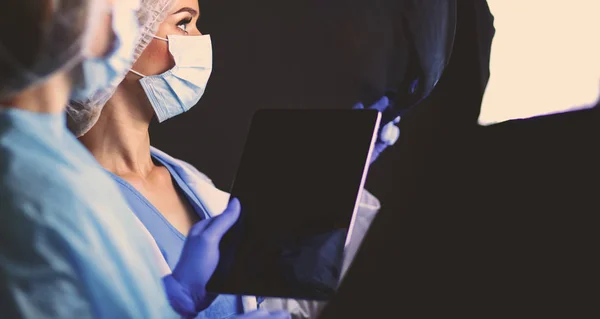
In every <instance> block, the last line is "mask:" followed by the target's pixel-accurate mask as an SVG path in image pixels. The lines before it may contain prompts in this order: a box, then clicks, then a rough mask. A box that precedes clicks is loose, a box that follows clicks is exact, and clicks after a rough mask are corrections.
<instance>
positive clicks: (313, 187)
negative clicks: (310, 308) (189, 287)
mask: <svg viewBox="0 0 600 319" xmlns="http://www.w3.org/2000/svg"><path fill="white" fill-rule="evenodd" d="M379 121H380V114H379V112H377V111H374V110H261V111H258V112H257V113H256V114H255V115H254V117H253V119H252V123H251V126H250V131H249V133H248V137H247V140H246V145H245V148H244V152H243V155H242V158H241V162H240V166H239V168H238V172H237V175H236V178H235V181H234V183H233V188H232V190H231V197H232V198H234V197H235V198H238V199H239V200H240V203H241V206H242V211H241V214H240V218H239V220H238V221H237V223H236V224H235V225H234V226H233V227H232V228H231V229H230V230H229V231H228V233H227V234H226V235H225V236H224V238H223V239H222V241H221V246H220V250H221V256H220V257H221V258H220V263H219V265H218V267H217V270H216V271H215V274H214V275H213V277H212V278H211V280H210V282H209V284H208V287H207V289H208V291H210V292H213V293H223V294H236V295H254V296H265V297H284V298H296V299H311V300H327V299H329V298H330V297H331V296H332V294H333V293H335V291H336V289H337V285H338V281H339V276H340V273H341V268H342V258H343V249H344V245H345V243H346V240H347V237H348V234H349V230H350V229H351V223H352V221H353V216H354V212H355V210H356V208H357V204H358V196H359V195H360V191H361V190H362V187H363V185H364V180H365V177H366V173H367V169H368V162H369V160H370V154H371V152H372V148H373V145H374V143H375V140H376V135H377V132H378V129H379Z"/></svg>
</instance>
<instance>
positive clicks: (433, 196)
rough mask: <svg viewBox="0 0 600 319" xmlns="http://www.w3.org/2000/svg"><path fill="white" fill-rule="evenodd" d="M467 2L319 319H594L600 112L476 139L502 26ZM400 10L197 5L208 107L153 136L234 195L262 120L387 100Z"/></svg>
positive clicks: (329, 1)
mask: <svg viewBox="0 0 600 319" xmlns="http://www.w3.org/2000/svg"><path fill="white" fill-rule="evenodd" d="M458 4H459V8H458V30H457V35H456V43H455V48H454V52H453V56H452V59H451V61H450V64H449V65H448V68H447V70H446V72H445V73H444V75H443V77H442V79H441V80H440V82H439V84H438V86H437V88H436V89H435V90H434V92H433V93H432V95H431V96H430V97H429V98H428V99H427V100H425V101H423V103H421V104H420V105H419V106H418V107H416V108H414V109H413V110H411V111H410V112H409V113H408V114H406V116H404V117H403V120H402V122H401V130H402V134H401V137H400V140H399V141H398V143H397V144H396V145H395V146H394V147H392V148H391V149H389V150H387V151H386V152H385V153H384V154H383V155H382V156H381V157H380V159H379V160H378V161H377V162H376V163H375V164H374V165H373V166H372V169H371V172H370V176H369V179H368V181H367V188H368V189H369V190H370V191H371V192H373V193H374V194H376V196H377V197H378V198H379V199H380V200H381V202H382V205H383V206H382V210H381V211H380V213H379V215H378V217H377V218H376V219H375V221H374V223H373V225H372V227H371V229H370V231H369V234H368V236H367V238H366V239H365V241H364V243H363V246H362V248H361V250H360V252H359V253H358V254H357V257H356V259H355V262H354V265H353V267H352V268H351V269H350V270H349V273H348V275H347V276H346V279H345V281H344V283H343V284H342V287H341V288H340V292H339V295H338V297H337V299H336V300H335V301H334V302H333V303H332V304H331V305H330V306H329V307H328V309H327V310H326V311H325V313H324V315H323V317H324V318H380V317H390V315H392V314H393V316H392V317H395V315H398V316H400V315H405V316H409V317H411V318H417V317H419V318H420V317H423V318H431V316H432V315H440V314H443V315H445V316H447V315H453V314H455V315H460V316H461V317H473V318H488V317H504V318H506V317H509V316H510V317H529V318H530V317H540V316H548V317H557V316H558V317H582V315H583V314H586V315H587V314H589V313H591V312H596V313H597V309H595V308H593V306H594V305H595V304H596V303H597V283H598V281H597V278H598V276H597V272H598V269H600V268H599V267H598V266H600V265H599V264H598V258H597V257H596V256H597V251H598V242H599V241H598V239H599V238H598V225H599V223H598V221H599V220H598V218H597V216H598V213H599V212H600V207H599V206H600V205H598V202H599V199H598V180H599V177H600V174H599V170H598V165H599V163H600V161H599V160H600V156H599V155H598V153H599V152H598V151H599V147H598V137H599V136H600V132H599V130H600V125H598V124H599V121H598V120H599V115H598V113H599V112H598V108H594V109H591V110H586V111H579V112H572V113H568V114H559V115H552V116H544V117H540V118H534V119H530V120H517V121H510V122H506V123H501V124H498V125H494V126H491V127H485V128H484V127H479V126H477V118H478V115H479V110H480V105H481V100H482V96H483V92H484V89H485V85H486V84H487V78H488V76H489V71H488V64H489V49H490V44H491V41H492V38H493V32H494V29H493V27H492V23H493V18H492V16H491V15H490V13H489V9H488V8H487V5H486V2H485V1H482V0H459V1H458ZM391 7H393V1H376V0H360V1H359V0H354V1H349V0H346V1H342V0H322V1H314V0H307V1H293V0H288V1H271V0H269V1H267V0H263V1H252V2H251V3H250V2H248V1H237V0H236V1H233V0H229V1H210V2H207V3H206V4H205V3H201V10H202V11H203V13H202V14H203V15H205V16H204V17H203V18H201V19H202V22H201V24H200V26H201V27H204V26H205V28H206V29H205V30H206V31H208V32H209V33H210V34H211V35H212V37H213V42H214V71H213V75H212V77H211V80H210V82H209V85H208V89H207V91H206V94H205V96H204V97H203V98H202V100H201V102H200V103H199V105H198V106H196V107H195V108H193V109H192V110H191V111H190V112H189V113H187V114H186V115H184V116H179V117H177V118H174V119H172V120H169V121H167V122H165V123H163V124H161V125H159V126H153V127H152V132H151V135H152V139H153V140H152V141H153V145H155V146H157V147H159V148H161V149H163V150H165V151H167V152H168V153H170V154H172V155H174V156H176V157H179V158H182V159H185V160H187V161H189V162H191V163H192V164H193V165H195V166H196V167H197V168H198V169H199V170H200V171H203V172H204V173H206V174H207V175H209V177H211V178H212V179H213V180H214V181H215V183H216V184H217V186H218V187H220V188H222V189H225V190H228V189H229V186H230V183H231V181H232V178H233V175H234V174H235V169H236V167H237V162H238V159H239V157H240V154H241V151H242V147H243V143H244V136H245V134H246V131H247V129H248V124H249V120H250V117H251V115H252V113H253V112H254V111H255V110H256V109H258V108H262V107H269V108H273V107H275V108H287V107H294V108H338V107H341V108H349V107H351V105H352V104H353V103H354V102H356V101H357V100H358V99H360V98H361V88H362V87H363V86H364V84H365V83H368V84H369V85H371V86H372V87H374V88H376V90H381V93H383V89H384V87H385V79H386V77H387V75H388V74H387V72H389V71H388V70H390V69H389V68H388V66H389V62H390V59H391V58H393V56H394V54H395V53H393V52H394V51H393V48H394V46H395V45H397V43H395V42H394V34H393V31H392V30H393V28H392V26H393V25H394V23H395V19H394V17H395V14H397V13H396V12H394V11H393V10H390V8H391ZM540 14H543V13H540ZM534 21H535V17H532V23H534ZM557 23H560V21H557ZM201 30H202V29H201ZM205 30H202V31H205ZM574 36H575V35H574ZM573 49H574V50H577V48H573ZM548 67H550V68H551V67H552V66H551V65H549V66H548ZM394 71H396V72H399V70H397V69H396V70H394ZM400 71H401V70H400ZM515 76H518V75H515ZM574 80H576V79H574ZM515 101H516V102H515V103H518V97H515ZM367 102H368V101H367ZM507 107H513V108H514V107H527V105H520V106H519V105H507ZM274 147H276V146H275V145H274ZM594 291H596V293H594ZM349 305H352V306H351V307H350V306H349ZM588 316H589V315H588Z"/></svg>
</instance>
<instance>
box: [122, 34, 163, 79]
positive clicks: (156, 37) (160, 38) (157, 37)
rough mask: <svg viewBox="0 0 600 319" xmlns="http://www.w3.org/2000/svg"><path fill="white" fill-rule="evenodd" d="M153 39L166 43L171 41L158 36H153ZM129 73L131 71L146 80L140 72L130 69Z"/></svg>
mask: <svg viewBox="0 0 600 319" xmlns="http://www.w3.org/2000/svg"><path fill="white" fill-rule="evenodd" d="M152 37H153V38H155V39H159V40H163V41H165V42H169V39H167V38H162V37H159V36H157V35H153V36H152ZM129 71H130V72H131V73H133V74H135V75H138V76H140V77H142V78H145V77H146V76H145V75H143V74H141V73H140V72H138V71H136V70H134V69H129Z"/></svg>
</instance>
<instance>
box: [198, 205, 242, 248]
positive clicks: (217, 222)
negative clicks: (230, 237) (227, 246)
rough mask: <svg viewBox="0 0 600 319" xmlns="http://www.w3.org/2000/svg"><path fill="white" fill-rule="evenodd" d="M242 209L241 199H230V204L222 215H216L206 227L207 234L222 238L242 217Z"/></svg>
mask: <svg viewBox="0 0 600 319" xmlns="http://www.w3.org/2000/svg"><path fill="white" fill-rule="evenodd" d="M241 210H242V206H241V205H240V201H239V200H238V199H237V198H234V199H232V200H231V201H229V205H227V208H225V210H224V211H223V213H222V214H221V215H218V216H215V217H213V218H211V219H212V222H211V223H210V225H208V227H207V228H206V230H205V231H206V232H207V235H209V236H211V237H212V238H218V239H221V237H223V235H224V234H225V233H226V232H227V231H228V230H229V228H231V226H233V224H235V222H236V221H237V220H238V218H239V217H240V211H241Z"/></svg>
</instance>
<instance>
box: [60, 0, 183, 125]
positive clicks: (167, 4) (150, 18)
mask: <svg viewBox="0 0 600 319" xmlns="http://www.w3.org/2000/svg"><path fill="white" fill-rule="evenodd" d="M174 3H175V0H140V8H139V10H138V14H137V16H138V21H139V24H140V36H139V37H138V39H137V43H136V44H135V53H134V56H133V60H132V61H133V62H132V65H131V66H133V63H134V62H135V61H137V59H138V58H139V57H140V55H141V54H142V52H143V51H144V49H146V47H147V46H148V44H149V43H150V42H151V41H152V39H153V37H152V36H153V35H155V34H156V32H157V31H158V27H159V25H160V24H161V23H162V22H163V21H164V20H165V19H166V17H167V14H168V12H169V9H170V8H171V7H172V6H173V4H174ZM131 66H130V67H129V68H128V69H130V68H131ZM126 75H127V71H125V72H124V73H123V74H119V75H118V76H117V77H116V78H115V79H113V81H112V84H111V85H110V86H109V87H107V88H104V89H102V90H99V91H97V92H95V93H94V94H92V96H90V97H89V98H88V99H87V100H85V101H70V102H69V104H68V105H67V113H68V114H69V117H70V118H69V123H68V124H69V128H70V129H71V130H72V131H73V133H74V134H75V135H76V136H82V135H84V134H85V133H87V132H88V131H89V130H90V129H91V128H92V127H93V126H94V124H96V122H97V121H98V118H99V117H100V113H101V112H102V108H103V107H104V105H105V104H106V102H107V101H108V100H109V99H110V98H111V97H112V95H113V94H114V93H115V90H116V89H117V87H118V86H119V84H120V83H121V82H122V81H123V79H124V78H125V76H126Z"/></svg>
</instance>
